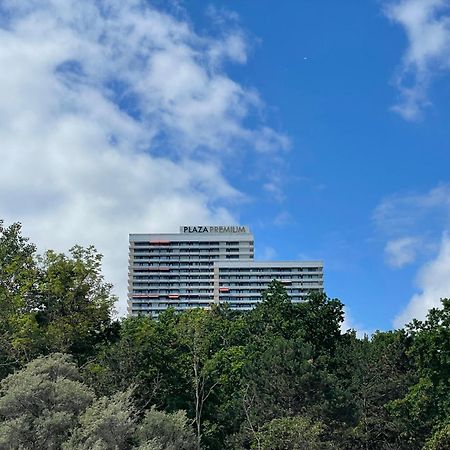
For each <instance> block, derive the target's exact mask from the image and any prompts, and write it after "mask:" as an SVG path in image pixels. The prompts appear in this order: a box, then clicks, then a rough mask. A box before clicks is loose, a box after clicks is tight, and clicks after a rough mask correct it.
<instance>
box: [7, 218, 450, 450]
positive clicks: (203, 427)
mask: <svg viewBox="0 0 450 450" xmlns="http://www.w3.org/2000/svg"><path fill="white" fill-rule="evenodd" d="M101 263H102V257H101V255H100V254H99V253H98V252H97V251H96V250H95V248H94V247H88V248H83V247H80V246H74V247H73V248H72V249H71V250H70V251H69V253H68V254H67V255H65V254H61V253H57V252H53V251H47V252H46V253H45V254H43V255H40V254H38V252H37V250H36V246H35V245H34V244H32V243H30V241H29V240H28V239H27V238H26V237H24V236H22V231H21V226H20V224H18V223H15V224H12V225H10V226H6V225H4V223H3V222H2V221H0V380H1V381H0V449H66V450H67V449H120V450H126V449H141V450H144V449H147V450H150V449H152V450H178V449H181V450H183V449H186V450H190V449H205V450H206V449H211V450H221V449H224V450H228V449H229V450H231V449H236V450H238V449H258V450H263V449H264V450H284V449H304V450H308V449H311V450H312V449H339V450H341V449H365V450H369V449H371V450H383V449H386V450H387V449H405V450H406V449H407V450H415V449H417V450H419V449H423V450H444V449H448V448H450V300H448V299H442V306H441V308H439V309H432V310H430V311H429V313H428V316H427V318H426V319H425V320H424V321H419V320H414V321H412V322H411V323H410V324H408V325H407V326H406V327H405V328H403V329H398V330H392V331H388V332H376V333H374V334H373V335H372V336H370V337H369V336H365V337H364V338H358V337H357V335H356V332H355V331H354V330H348V331H345V332H342V331H341V324H342V321H343V317H344V310H343V307H344V305H343V304H342V302H341V301H340V300H338V299H333V298H329V297H328V296H327V295H326V294H324V293H315V294H311V295H310V296H309V297H308V299H307V300H306V301H305V302H303V303H300V304H293V303H291V302H290V301H289V297H288V295H287V294H286V291H285V289H284V287H283V285H282V284H281V283H279V282H277V281H275V280H274V281H273V282H272V283H271V284H270V286H269V287H268V289H267V290H266V291H265V292H264V293H262V295H261V302H260V303H259V304H258V305H257V306H256V307H255V308H254V309H253V310H252V311H249V312H235V311H231V310H230V309H229V308H228V307H227V306H226V305H217V306H212V307H211V308H210V309H192V310H188V311H185V312H182V313H176V312H175V311H174V310H173V309H169V310H167V311H166V312H164V313H162V314H161V315H160V316H159V318H158V320H154V319H152V318H150V317H148V316H137V317H129V318H123V319H120V320H117V319H116V318H115V316H114V309H113V308H114V303H115V301H116V300H117V299H116V298H115V297H114V295H113V294H112V286H111V285H110V284H109V283H107V282H106V281H105V280H104V278H103V276H102V271H101Z"/></svg>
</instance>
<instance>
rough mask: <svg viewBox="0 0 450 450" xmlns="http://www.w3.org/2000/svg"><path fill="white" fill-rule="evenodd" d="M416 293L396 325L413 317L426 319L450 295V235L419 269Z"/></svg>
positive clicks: (402, 323)
mask: <svg viewBox="0 0 450 450" xmlns="http://www.w3.org/2000/svg"><path fill="white" fill-rule="evenodd" d="M417 284H418V287H419V290H420V292H419V293H417V294H415V295H414V296H413V297H412V298H411V300H410V301H409V303H408V305H407V307H406V308H405V309H404V310H403V311H402V312H401V313H400V314H399V315H398V316H397V317H396V318H395V320H394V326H396V327H401V326H403V325H405V324H406V323H408V322H410V321H411V320H412V319H414V318H415V319H424V318H425V317H426V315H427V312H428V310H429V309H431V308H438V307H439V306H441V302H440V299H441V298H444V297H447V298H448V297H450V237H449V236H448V235H444V237H443V238H442V241H441V246H440V250H439V253H438V255H437V256H436V258H435V259H433V260H431V261H429V262H428V263H427V264H425V265H424V266H423V267H422V268H421V270H420V271H419V274H418V277H417Z"/></svg>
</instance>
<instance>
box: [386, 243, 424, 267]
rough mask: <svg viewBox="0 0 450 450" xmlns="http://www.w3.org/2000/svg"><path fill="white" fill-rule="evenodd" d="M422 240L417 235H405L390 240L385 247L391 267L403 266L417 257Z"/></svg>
mask: <svg viewBox="0 0 450 450" xmlns="http://www.w3.org/2000/svg"><path fill="white" fill-rule="evenodd" d="M418 245H420V240H419V239H417V238H415V237H403V238H399V239H393V240H391V241H388V243H387V244H386V247H385V248H384V251H385V254H386V258H387V262H388V264H389V265H390V266H391V267H394V268H401V267H403V266H405V265H407V264H410V263H412V262H413V261H414V260H415V259H416V252H417V247H418Z"/></svg>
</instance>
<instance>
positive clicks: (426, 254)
mask: <svg viewBox="0 0 450 450" xmlns="http://www.w3.org/2000/svg"><path fill="white" fill-rule="evenodd" d="M374 218H375V221H376V223H377V226H378V228H379V229H380V230H382V232H383V234H384V235H385V236H387V239H388V242H387V244H386V246H385V253H386V257H387V262H388V264H389V265H390V266H391V267H394V268H401V267H403V266H405V265H406V264H410V263H412V262H415V261H416V260H418V261H419V262H420V264H421V266H419V268H418V272H417V275H416V279H415V284H416V286H417V290H418V292H417V293H416V294H415V295H413V296H412V298H411V299H410V300H409V302H408V304H407V305H406V307H405V308H404V310H403V311H402V312H401V313H400V314H399V315H398V316H397V317H396V318H395V320H394V326H396V327H401V326H403V325H405V324H406V323H408V322H410V321H411V320H412V319H413V318H416V319H424V318H425V316H426V314H427V312H428V310H429V309H430V308H433V307H439V306H440V304H441V303H440V299H441V298H443V297H450V238H449V232H450V185H448V184H442V185H439V186H437V187H435V188H433V189H431V190H430V191H428V192H425V193H419V194H418V193H415V194H409V195H394V196H392V197H390V198H388V199H385V200H384V201H383V202H382V203H381V204H380V205H379V206H378V208H377V209H376V211H375V214H374ZM419 257H420V259H419Z"/></svg>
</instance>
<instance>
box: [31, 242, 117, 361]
mask: <svg viewBox="0 0 450 450" xmlns="http://www.w3.org/2000/svg"><path fill="white" fill-rule="evenodd" d="M38 261H39V268H40V273H41V275H40V278H39V286H38V293H37V295H36V296H34V297H33V298H32V301H30V302H29V304H28V306H29V308H30V309H31V310H32V311H36V322H37V324H38V326H39V330H40V331H41V332H42V334H43V339H44V345H45V349H44V350H43V351H49V352H54V351H60V352H70V353H71V354H72V355H74V356H75V357H77V358H78V359H80V360H81V361H83V360H86V358H87V357H89V356H91V355H92V352H93V349H94V347H95V346H96V345H97V344H98V343H100V342H103V341H104V340H105V339H108V338H109V337H111V334H112V333H113V331H112V330H113V326H112V314H113V306H114V302H115V301H116V297H114V296H113V295H112V294H111V289H112V285H111V284H109V283H105V281H104V278H103V276H102V274H101V261H102V255H100V254H99V253H98V252H97V251H96V250H95V248H94V247H92V246H91V247H88V248H83V247H80V246H75V247H73V248H72V249H71V250H70V256H66V255H64V254H60V253H55V252H53V251H48V252H46V253H45V255H44V256H42V257H40V258H39V259H38Z"/></svg>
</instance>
